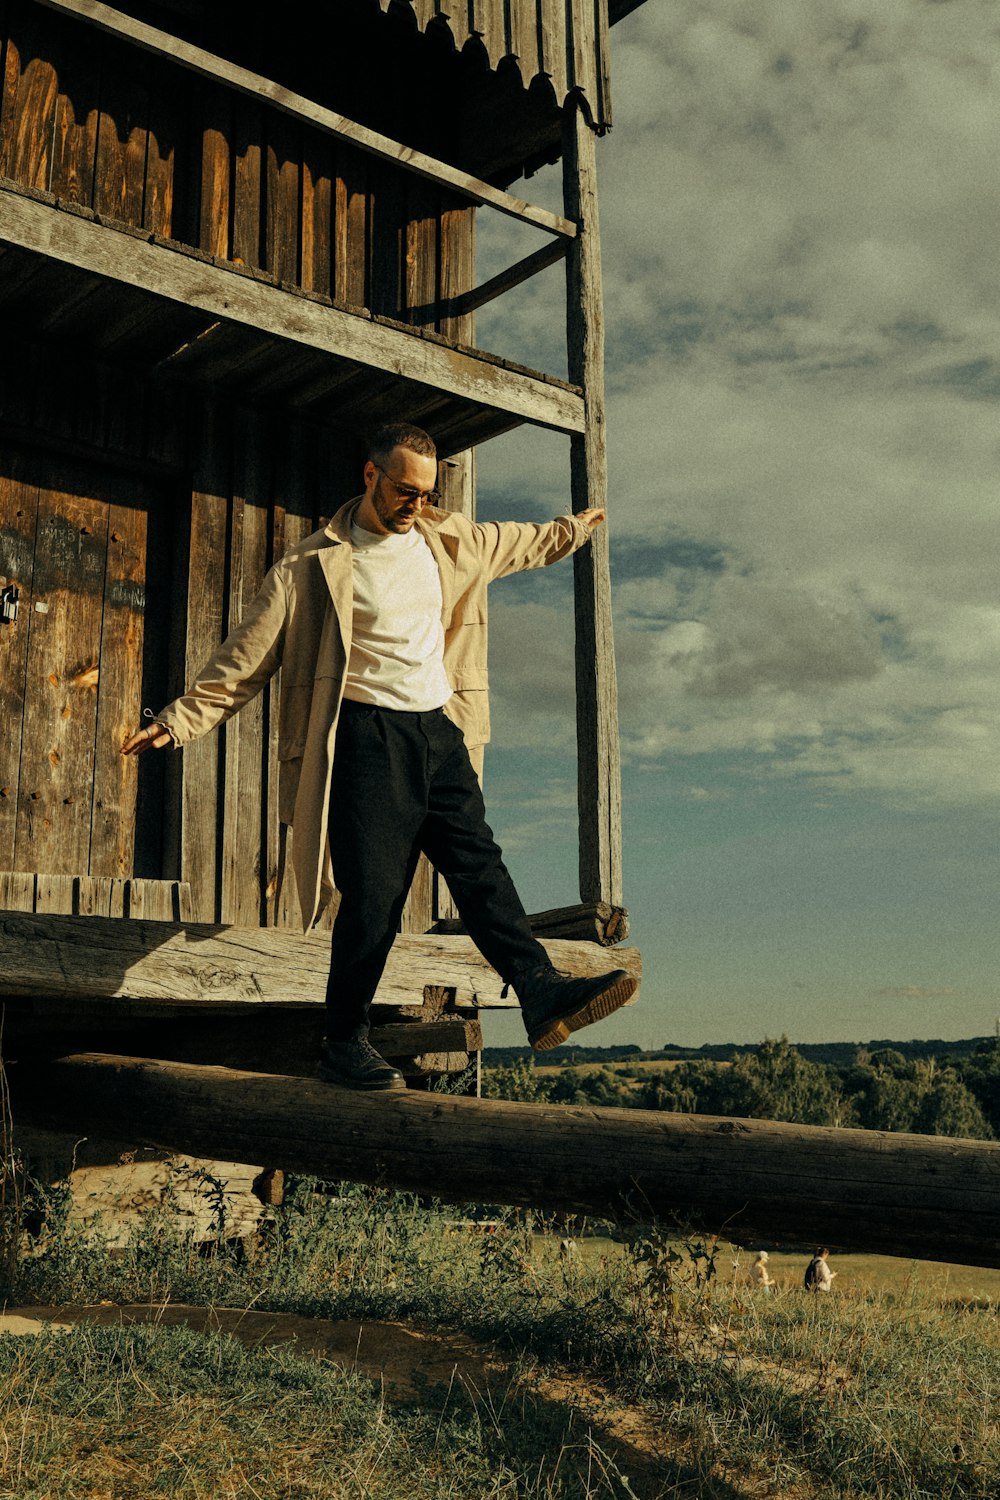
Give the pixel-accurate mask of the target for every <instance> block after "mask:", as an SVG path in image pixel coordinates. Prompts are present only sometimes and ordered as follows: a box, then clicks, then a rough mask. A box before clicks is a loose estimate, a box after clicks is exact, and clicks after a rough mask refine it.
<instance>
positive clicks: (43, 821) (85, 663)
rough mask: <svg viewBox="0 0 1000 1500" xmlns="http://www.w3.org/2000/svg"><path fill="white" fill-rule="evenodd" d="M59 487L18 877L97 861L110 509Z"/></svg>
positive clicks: (40, 628)
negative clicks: (95, 787) (94, 802)
mask: <svg viewBox="0 0 1000 1500" xmlns="http://www.w3.org/2000/svg"><path fill="white" fill-rule="evenodd" d="M50 472H51V471H50ZM51 482H52V488H48V489H40V491H39V504H38V530H37V541H36V551H35V571H34V578H33V585H32V599H31V626H30V631H29V638H28V655H27V662H26V672H25V702H26V708H25V718H24V730H23V735H22V759H21V780H20V789H19V796H18V819H17V833H16V840H15V850H14V868H15V869H21V870H49V871H52V872H54V873H63V872H66V873H79V872H83V871H86V870H87V869H88V867H89V857H90V803H91V788H92V778H93V765H94V746H95V733H96V724H97V687H98V675H99V670H100V668H99V659H100V642H101V618H102V615H103V609H104V574H105V565H106V557H107V545H108V507H107V505H105V504H103V503H102V502H101V501H100V500H99V499H95V498H93V497H92V496H91V495H87V494H85V493H84V494H81V493H79V491H80V490H81V489H85V488H95V487H96V486H92V485H91V484H88V483H85V482H83V483H81V482H80V480H79V479H74V478H73V477H72V476H71V475H70V474H68V473H67V474H64V475H62V476H58V475H54V476H53V478H52V481H51ZM57 486H59V487H57Z"/></svg>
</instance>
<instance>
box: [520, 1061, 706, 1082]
mask: <svg viewBox="0 0 1000 1500" xmlns="http://www.w3.org/2000/svg"><path fill="white" fill-rule="evenodd" d="M684 1061H685V1059H682V1058H677V1057H658V1058H657V1057H640V1058H636V1059H635V1060H632V1059H627V1060H625V1061H619V1062H606V1063H601V1062H581V1063H574V1062H569V1061H568V1060H567V1061H565V1062H562V1063H535V1072H536V1073H537V1074H538V1076H539V1077H540V1078H556V1077H558V1076H559V1074H560V1073H564V1072H565V1071H566V1069H567V1068H573V1069H574V1070H575V1071H576V1072H577V1073H583V1074H588V1073H600V1072H601V1070H602V1069H605V1068H606V1069H607V1070H608V1072H609V1073H614V1074H616V1075H618V1076H619V1077H620V1078H621V1080H622V1082H623V1083H626V1082H628V1081H629V1079H630V1078H631V1077H632V1075H633V1074H636V1073H639V1074H641V1075H642V1076H643V1077H644V1078H647V1077H655V1076H656V1074H657V1073H670V1072H673V1070H674V1068H679V1067H682V1066H683V1064H684ZM717 1066H718V1067H720V1068H728V1067H729V1063H728V1062H720V1063H718V1064H717Z"/></svg>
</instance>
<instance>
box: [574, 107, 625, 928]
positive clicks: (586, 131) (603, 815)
mask: <svg viewBox="0 0 1000 1500" xmlns="http://www.w3.org/2000/svg"><path fill="white" fill-rule="evenodd" d="M563 192H564V201H565V205H566V211H567V213H569V214H572V215H573V217H574V218H575V219H576V220H577V223H578V225H579V234H578V235H577V238H576V239H575V240H574V241H573V244H572V246H571V249H570V253H569V255H568V256H567V260H566V272H567V275H566V280H567V309H566V316H567V353H568V364H569V375H570V379H571V380H572V381H574V382H575V383H576V384H578V385H580V386H582V387H583V393H584V394H583V399H584V407H585V410H586V414H587V420H586V423H585V425H584V428H583V431H582V432H581V433H577V434H573V436H572V437H571V438H570V484H571V490H572V496H573V509H574V511H580V510H584V509H586V507H588V506H591V505H599V506H604V505H606V504H607V488H608V480H607V475H608V459H607V434H606V429H605V405H604V307H603V301H602V291H601V244H600V227H599V221H598V211H597V163H596V152H595V137H594V133H593V131H592V130H591V129H590V127H589V126H588V124H587V122H586V120H585V119H584V117H583V113H582V111H581V109H580V108H579V107H576V108H574V109H571V110H569V111H568V112H567V115H566V117H565V124H564V130H563ZM607 530H608V528H607V526H606V525H604V526H602V527H600V529H599V530H598V531H597V532H596V533H595V535H594V538H593V540H592V541H591V544H590V546H589V547H582V548H581V549H580V550H579V552H577V553H575V554H574V557H573V580H574V597H575V616H576V712H577V800H578V807H579V816H580V899H581V900H582V901H607V902H610V903H611V904H612V905H613V906H620V905H621V904H622V831H621V752H620V748H619V738H618V687H617V679H616V675H615V650H614V633H613V629H612V623H611V578H610V574H609V571H608V538H607Z"/></svg>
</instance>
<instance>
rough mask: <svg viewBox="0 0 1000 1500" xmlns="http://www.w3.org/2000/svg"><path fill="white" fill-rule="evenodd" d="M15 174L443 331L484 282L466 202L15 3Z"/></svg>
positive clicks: (8, 81) (4, 150)
mask: <svg viewBox="0 0 1000 1500" xmlns="http://www.w3.org/2000/svg"><path fill="white" fill-rule="evenodd" d="M2 19H3V18H2V15H0V23H2ZM0 176H3V177H8V178H11V179H12V180H14V181H16V182H20V183H24V184H26V185H27V186H29V187H34V188H41V189H44V190H46V191H49V192H52V193H55V194H56V195H57V196H58V197H61V198H65V199H67V200H69V201H70V202H75V203H81V204H85V205H87V206H88V207H91V208H94V209H95V210H96V211H97V212H99V213H104V214H107V215H108V216H109V217H113V218H115V219H118V220H121V221H123V222H124V223H127V224H130V225H134V226H136V227H139V228H143V229H148V230H152V231H154V232H156V233H159V234H163V235H167V236H169V237H171V238H174V239H177V240H180V241H181V242H182V243H185V244H191V245H195V246H197V247H198V248H199V249H201V250H205V251H208V252H209V253H210V254H212V255H217V256H219V257H220V258H222V259H224V260H232V261H235V262H237V263H239V264H242V265H246V266H252V267H257V268H259V269H261V270H265V271H268V272H269V273H271V274H272V275H274V276H276V277H278V278H279V279H280V280H282V281H286V282H289V283H290V284H292V285H295V286H301V287H303V288H305V289H306V290H308V291H314V292H319V293H322V294H323V295H326V296H331V297H333V298H334V299H335V300H337V301H339V302H342V303H345V304H348V305H351V306H355V307H369V308H370V309H371V310H372V311H374V312H378V313H382V314H385V315H388V316H390V317H394V318H398V319H400V320H402V321H407V322H413V323H417V324H420V325H421V326H424V327H432V328H436V329H438V330H439V331H445V332H450V331H451V330H452V328H453V327H454V326H455V320H454V319H453V318H452V317H451V316H450V315H449V312H448V309H447V308H446V306H445V304H446V301H447V299H448V298H449V297H452V296H455V295H457V294H458V293H459V292H462V291H466V290H468V289H469V288H470V287H471V286H472V285H473V273H474V267H473V258H472V237H473V233H474V229H473V226H474V212H475V211H474V210H473V209H471V208H469V207H468V205H466V204H462V205H461V206H459V203H458V200H456V198H455V197H454V195H453V194H449V193H448V192H447V191H446V190H442V189H439V188H437V187H435V186H434V185H432V184H429V183H427V182H425V181H423V180H421V179H419V178H414V177H412V176H411V175H409V174H407V173H406V172H405V171H404V170H402V169H401V168H398V167H395V166H394V165H392V164H390V163H384V162H377V161H375V160H373V159H372V158H371V157H367V156H365V155H364V154H363V153H361V152H359V151H357V150H356V149H354V148H352V147H351V146H350V145H348V144H346V143H343V142H334V141H333V140H331V138H330V137H329V136H326V135H324V134H323V133H322V132H321V131H318V130H312V129H309V128H307V127H304V126H302V125H300V124H299V123H298V122H297V121H294V120H291V119H289V118H288V116H286V115H284V114H282V113H281V112H280V111H278V110H275V109H271V108H267V107H265V106H262V105H260V104H257V103H255V102H254V101H253V100H249V99H245V98H243V97H241V96H238V95H236V94H234V93H232V92H230V91H227V90H225V89H224V88H222V87H221V86H218V85H215V84H212V83H210V82H208V81H206V80H202V79H197V78H194V77H192V76H191V75H190V74H189V73H187V72H185V71H184V70H182V69H180V68H172V67H171V66H170V65H169V64H167V63H165V62H164V61H163V60H162V59H160V58H153V57H150V56H148V55H146V54H145V53H143V52H141V51H138V50H137V49H129V48H127V47H126V46H125V45H123V44H122V43H121V42H119V41H118V40H116V39H115V38H113V37H109V36H105V35H104V34H102V33H99V32H96V31H94V30H92V29H90V28H88V27H86V26H83V25H80V24H78V23H76V22H74V21H73V20H71V19H68V18H66V17H63V16H60V15H57V14H55V13H54V12H50V11H46V10H45V9H43V8H42V7H40V6H38V5H35V4H33V3H32V0H10V4H9V6H8V8H7V20H6V48H5V58H4V70H3V79H2V100H0ZM461 326H462V330H463V332H464V334H465V335H467V336H468V337H471V327H472V325H471V323H468V322H465V323H463V324H462V325H461Z"/></svg>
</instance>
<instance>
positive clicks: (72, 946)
mask: <svg viewBox="0 0 1000 1500" xmlns="http://www.w3.org/2000/svg"><path fill="white" fill-rule="evenodd" d="M543 947H544V948H545V950H546V952H547V953H548V955H549V957H550V959H551V961H552V963H553V964H554V965H555V966H556V968H558V969H563V970H565V971H566V972H567V973H571V974H580V975H589V974H602V973H604V972H606V971H607V969H608V968H609V967H617V968H622V969H626V970H627V971H628V972H629V973H630V974H634V975H636V976H637V977H638V976H639V975H641V972H642V961H641V958H640V956H639V953H638V951H637V950H636V949H634V948H619V949H618V950H617V951H616V952H615V954H614V955H613V957H612V956H611V955H609V954H608V953H607V952H606V951H605V950H604V949H603V948H601V947H599V946H598V944H596V943H578V942H564V941H560V940H557V939H548V940H544V941H543ZM329 969H330V945H329V937H328V935H327V934H326V933H309V934H308V935H306V936H304V937H296V936H295V935H294V934H292V933H288V932H284V931H282V930H281V929H280V928H271V927H262V928H254V929H250V928H241V927H217V926H211V925H205V924H194V923H187V924H184V925H178V924H172V923H168V922H162V923H159V922H158V923H146V922H137V921H131V922H116V921H111V920H107V921H105V920H103V919H101V918H99V917H86V918H84V917H80V918H76V917H48V918H46V917H40V916H31V915H28V914H22V913H7V912H0V995H6V996H10V997H14V996H25V997H27V996H31V995H48V996H52V997H54V998H58V997H62V998H71V999H74V1000H79V1001H81V1002H83V1001H85V1000H86V999H87V997H94V998H95V999H97V1000H100V999H101V997H120V998H122V999H126V1000H134V1001H136V1002H142V1003H146V1002H150V1003H152V1002H155V1003H157V1004H165V1005H169V1006H178V1007H179V1008H180V1009H181V1010H183V1007H184V1006H185V1005H190V1004H195V1005H199V1004H203V1003H204V1002H205V1001H218V1002H224V1003H225V1004H226V1005H229V1004H231V1003H232V1002H241V1001H244V1002H245V1001H252V1002H255V1003H256V1002H259V1001H261V1000H276V1001H289V1002H290V1001H299V1002H302V1001H315V1000H317V999H321V998H322V997H323V996H324V995H325V993H326V981H327V975H328V973H329ZM428 985H436V986H441V987H442V988H445V989H447V990H449V991H453V992H454V995H455V998H456V1003H463V1004H470V1005H477V1006H479V1007H480V1008H483V1007H499V1008H501V1009H503V1008H506V1009H516V1000H515V998H514V997H513V995H511V996H510V997H509V998H507V999H505V998H503V997H502V996H501V993H500V992H501V989H502V988H503V984H502V981H501V979H500V976H499V975H498V974H497V973H496V971H495V970H494V969H491V968H490V966H489V964H487V962H486V960H485V959H484V958H483V956H482V954H480V953H479V951H478V950H477V949H476V947H475V945H474V944H473V942H472V940H471V939H470V938H466V937H452V936H446V937H441V936H434V935H432V934H424V935H422V936H418V935H415V934H405V933H404V934H401V935H400V936H399V937H397V938H396V941H395V943H394V944H393V947H392V951H391V953H390V955H389V962H388V964H387V965H386V971H385V975H384V976H383V980H382V983H381V984H380V985H379V989H378V993H377V995H376V1002H377V1003H378V1004H380V1005H406V1006H408V1007H409V1006H413V1005H420V1004H421V1002H422V1000H423V994H424V988H425V986H428ZM83 1013H84V1008H83V1007H82V1008H81V1016H82V1015H83Z"/></svg>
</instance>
